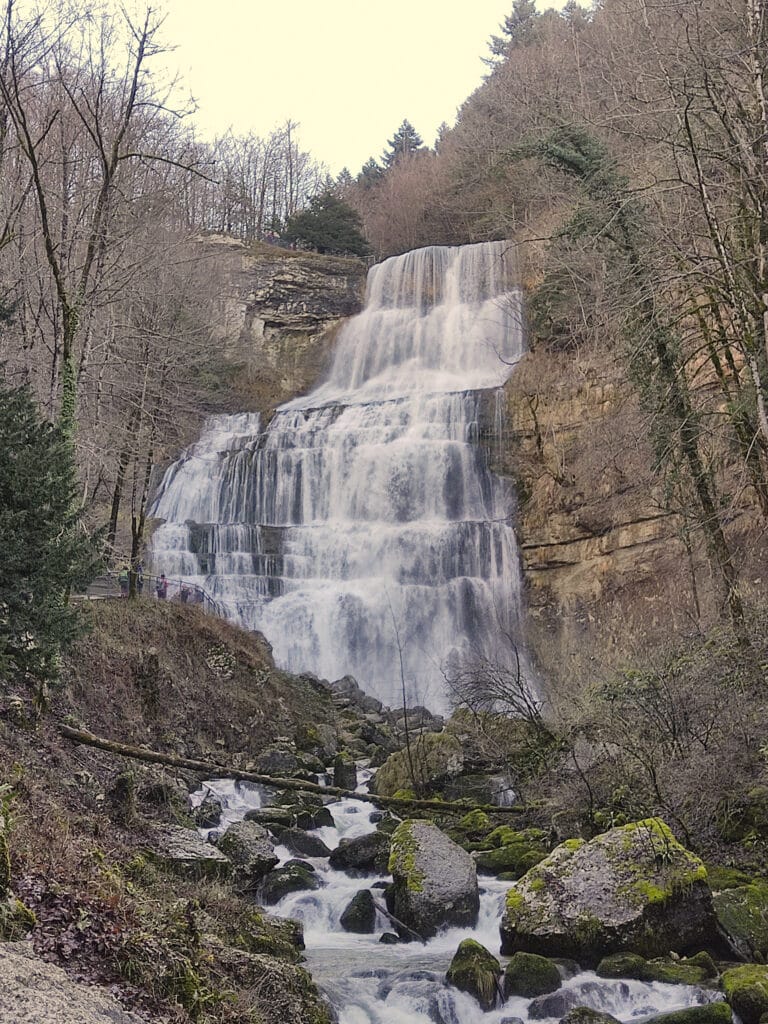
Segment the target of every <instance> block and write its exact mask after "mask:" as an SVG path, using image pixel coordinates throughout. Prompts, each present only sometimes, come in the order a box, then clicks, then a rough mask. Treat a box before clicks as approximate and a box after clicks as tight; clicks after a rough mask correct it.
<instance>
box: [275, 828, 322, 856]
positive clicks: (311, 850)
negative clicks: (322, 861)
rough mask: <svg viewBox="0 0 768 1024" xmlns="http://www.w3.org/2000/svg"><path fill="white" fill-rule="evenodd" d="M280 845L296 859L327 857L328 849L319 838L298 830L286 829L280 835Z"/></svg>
mask: <svg viewBox="0 0 768 1024" xmlns="http://www.w3.org/2000/svg"><path fill="white" fill-rule="evenodd" d="M280 843H281V844H282V845H283V846H287V847H288V849H289V850H290V851H291V853H295V854H296V855H297V856H298V857H327V856H329V854H330V852H331V851H330V849H329V847H327V846H326V845H325V843H324V842H323V840H322V839H321V838H320V836H313V835H311V833H309V832H302V830H301V829H300V828H287V829H285V831H283V832H281V833H280Z"/></svg>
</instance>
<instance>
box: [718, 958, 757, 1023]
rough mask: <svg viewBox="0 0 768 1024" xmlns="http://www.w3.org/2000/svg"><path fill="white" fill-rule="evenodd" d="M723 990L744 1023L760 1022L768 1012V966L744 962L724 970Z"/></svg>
mask: <svg viewBox="0 0 768 1024" xmlns="http://www.w3.org/2000/svg"><path fill="white" fill-rule="evenodd" d="M722 982H723V990H724V992H725V998H726V999H727V1000H728V1002H729V1003H730V1006H731V1009H732V1010H733V1011H734V1013H736V1014H738V1016H739V1017H740V1018H741V1021H742V1024H758V1021H759V1020H760V1019H761V1017H762V1016H763V1014H766V1013H768V967H763V966H762V965H761V964H744V965H743V966H741V967H731V968H730V970H727V971H724V972H723V978H722Z"/></svg>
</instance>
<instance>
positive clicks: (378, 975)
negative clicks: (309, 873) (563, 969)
mask: <svg viewBox="0 0 768 1024" xmlns="http://www.w3.org/2000/svg"><path fill="white" fill-rule="evenodd" d="M208 785H211V786H215V790H216V793H217V795H218V796H219V797H220V799H222V801H223V802H224V805H225V818H226V821H227V822H228V823H231V822H232V821H233V820H237V819H239V818H242V817H243V815H244V814H245V811H246V809H247V807H246V805H247V804H248V801H249V800H251V799H252V800H253V803H252V804H251V806H261V800H262V797H261V794H260V793H258V792H256V791H255V790H253V789H246V788H244V787H242V784H236V783H232V782H226V781H221V782H216V783H211V784H208ZM364 785H365V783H363V784H362V786H361V788H364ZM202 795H203V792H202V791H201V793H200V797H199V798H200V799H202ZM230 797H231V803H230ZM329 809H330V811H331V813H332V815H333V818H334V822H335V823H336V827H335V828H330V827H326V828H322V829H317V830H315V833H314V834H316V835H319V836H320V837H321V838H322V839H323V840H324V841H325V843H326V844H327V845H328V846H329V847H330V848H331V849H333V848H334V847H335V846H337V845H338V842H339V840H340V839H341V838H342V837H343V836H347V837H350V838H351V837H353V836H357V835H364V834H366V833H368V832H371V831H373V829H374V828H375V826H374V825H372V824H371V823H370V814H371V810H372V808H371V805H370V804H368V803H363V802H362V801H360V800H352V799H346V800H342V801H339V802H337V803H334V804H330V805H329ZM275 852H276V853H277V854H278V856H280V857H281V863H282V862H284V861H286V860H289V859H291V858H292V857H293V855H292V854H290V853H289V851H288V850H287V849H286V848H285V847H281V846H278V847H276V850H275ZM304 859H305V860H310V861H311V863H312V864H313V866H314V868H315V871H316V873H317V875H318V877H319V878H320V879H321V881H322V883H323V884H322V887H321V888H320V889H317V890H313V891H312V892H300V893H291V894H290V895H288V896H286V897H284V898H283V899H282V900H281V901H280V902H279V903H278V904H277V905H276V906H274V907H270V908H269V910H270V912H271V913H274V914H277V915H279V916H281V917H293V918H297V919H299V920H301V921H302V923H303V927H304V940H305V943H306V947H307V948H306V957H307V960H308V964H307V966H308V967H309V969H310V971H311V973H312V976H313V978H314V979H315V981H316V982H317V983H318V984H319V985H320V986H321V988H323V990H324V991H325V992H326V994H327V996H328V997H329V999H330V1001H331V1003H332V1004H333V1006H334V1008H335V1009H336V1011H337V1013H338V1015H339V1024H502V1022H503V1021H506V1020H509V1019H510V1018H513V1017H519V1018H521V1020H522V1021H523V1022H524V1024H528V1022H531V1024H533V1018H531V1016H530V1013H529V1009H530V1006H531V1000H530V999H523V998H510V999H508V1000H507V1001H506V1002H505V1003H504V1005H503V1006H501V1007H499V1008H497V1009H495V1010H492V1011H489V1012H483V1011H482V1010H481V1009H480V1006H479V1004H478V1003H477V1002H476V1001H475V1000H474V999H472V998H471V997H470V996H468V995H466V994H464V993H462V992H459V991H458V990H456V989H454V988H451V987H450V986H448V985H447V984H446V983H445V974H446V971H447V970H448V966H449V964H450V962H451V958H452V957H453V954H454V953H455V952H456V948H457V946H458V945H459V943H460V942H461V940H462V939H465V938H474V939H476V940H477V941H478V942H481V943H482V944H483V945H484V946H485V947H486V948H487V949H489V950H490V951H491V952H492V953H494V954H495V955H498V952H499V924H500V920H501V911H502V903H503V899H504V894H505V893H506V891H507V889H508V888H509V883H508V882H499V881H497V880H495V879H487V878H481V879H480V885H481V897H480V917H479V920H478V924H477V927H476V928H475V929H473V930H471V931H470V930H468V929H459V928H450V929H446V930H444V931H442V932H440V933H439V934H438V935H437V936H435V938H433V939H431V940H430V941H429V942H428V943H427V944H426V945H420V944H419V943H408V944H404V943H403V944H399V945H395V946H389V945H382V944H380V942H379V939H380V937H381V934H382V933H383V932H385V931H391V930H392V926H391V925H390V924H389V922H388V921H387V920H386V918H385V917H384V916H383V915H378V916H377V922H376V931H375V933H374V934H372V935H358V934H351V933H348V932H345V931H343V930H342V928H341V925H340V923H339V919H340V917H341V914H342V913H343V911H344V909H345V908H346V906H347V904H348V903H349V901H350V900H351V899H352V897H353V896H354V895H355V894H356V893H357V892H358V891H359V890H360V889H367V888H370V887H372V886H373V885H374V883H375V882H377V881H382V880H385V879H386V880H389V876H375V875H372V876H369V877H351V876H349V875H347V874H345V873H344V872H341V871H334V870H332V869H331V868H330V867H329V866H328V862H327V860H326V859H324V858H304ZM371 891H372V892H373V895H374V898H375V899H376V900H377V901H378V902H380V903H382V904H383V893H382V892H381V890H380V889H377V888H372V890H371ZM559 991H560V992H570V991H573V992H574V993H575V996H576V997H575V999H574V1005H579V1006H590V1007H592V1008H593V1009H596V1010H603V1011H605V1012H607V1013H610V1014H612V1015H613V1016H615V1017H617V1018H618V1019H619V1020H621V1021H624V1022H631V1021H634V1020H642V1019H643V1018H646V1017H651V1016H656V1015H657V1014H661V1013H666V1012H668V1011H671V1010H677V1009H682V1008H683V1007H686V1006H692V1005H696V1004H699V1003H704V1002H708V1001H710V999H711V998H713V993H711V992H705V991H702V990H700V989H697V988H693V987H689V986H685V985H666V984H660V983H647V982H641V981H613V980H606V979H603V978H598V977H597V975H596V974H594V973H592V972H588V971H583V972H580V973H578V974H575V975H573V976H571V977H569V978H567V979H566V980H565V981H564V983H563V986H562V988H561V989H560V990H559ZM557 1019H558V1018H556V1017H553V1018H543V1019H541V1022H542V1024H554V1021H555V1020H557Z"/></svg>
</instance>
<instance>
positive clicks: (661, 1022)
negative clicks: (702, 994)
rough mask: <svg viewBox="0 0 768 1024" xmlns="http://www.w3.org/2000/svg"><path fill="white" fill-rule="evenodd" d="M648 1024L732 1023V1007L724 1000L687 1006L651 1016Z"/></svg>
mask: <svg viewBox="0 0 768 1024" xmlns="http://www.w3.org/2000/svg"><path fill="white" fill-rule="evenodd" d="M646 1024H731V1008H730V1006H729V1005H728V1003H723V1002H718V1003H705V1004H704V1005H703V1006H687V1007H686V1008H685V1009H683V1010H673V1011H672V1013H662V1014H659V1016H658V1017H651V1018H650V1020H647V1021H646ZM744 1024H746V1021H744Z"/></svg>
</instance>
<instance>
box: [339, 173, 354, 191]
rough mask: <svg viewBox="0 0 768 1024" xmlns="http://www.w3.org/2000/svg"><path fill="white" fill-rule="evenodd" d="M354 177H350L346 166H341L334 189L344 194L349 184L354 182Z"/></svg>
mask: <svg viewBox="0 0 768 1024" xmlns="http://www.w3.org/2000/svg"><path fill="white" fill-rule="evenodd" d="M354 181H355V179H354V178H353V177H352V175H351V173H350V170H349V168H348V167H342V169H341V170H340V171H339V174H338V177H337V178H336V191H337V192H338V193H339V194H341V195H344V193H345V192H346V190H347V189H348V188H349V187H350V185H353V184H354Z"/></svg>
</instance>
